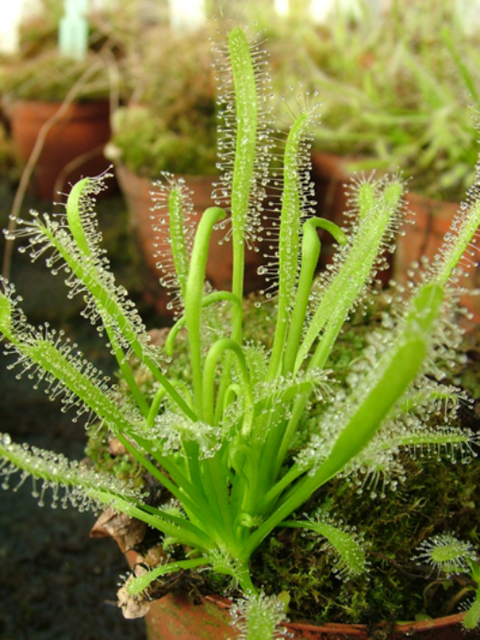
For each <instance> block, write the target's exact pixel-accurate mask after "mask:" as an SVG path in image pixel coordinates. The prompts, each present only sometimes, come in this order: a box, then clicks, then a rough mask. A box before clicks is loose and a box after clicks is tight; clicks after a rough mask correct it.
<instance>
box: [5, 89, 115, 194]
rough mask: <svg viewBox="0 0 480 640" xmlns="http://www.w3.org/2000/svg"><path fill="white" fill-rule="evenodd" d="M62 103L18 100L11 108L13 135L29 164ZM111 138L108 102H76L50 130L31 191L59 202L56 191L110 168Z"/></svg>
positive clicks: (34, 174)
mask: <svg viewBox="0 0 480 640" xmlns="http://www.w3.org/2000/svg"><path fill="white" fill-rule="evenodd" d="M60 107H61V103H60V102H40V101H18V102H14V103H13V104H12V105H11V106H10V108H9V116H10V122H11V127H12V136H13V140H14V143H15V145H16V147H17V149H18V153H19V155H20V157H21V158H23V159H24V160H25V161H27V160H28V159H29V157H30V155H31V153H32V151H33V149H34V147H35V143H36V141H37V137H38V135H39V133H40V130H41V128H42V126H43V125H44V124H45V123H46V122H47V121H48V120H49V119H50V118H51V117H52V116H54V115H55V113H57V111H58V109H59V108H60ZM109 139H110V107H109V103H108V101H106V100H101V101H93V102H80V103H73V104H72V105H70V106H69V108H68V109H67V112H66V113H65V115H64V116H63V117H62V118H61V120H60V121H59V122H58V123H56V124H54V125H53V126H52V127H51V128H50V130H49V131H48V133H47V135H46V138H45V143H44V145H43V148H42V151H41V153H40V156H39V158H38V161H37V163H36V165H35V169H34V173H33V180H32V183H31V189H32V191H34V192H35V194H36V195H38V196H40V197H41V198H44V199H45V200H49V201H51V200H52V199H56V200H58V196H57V193H56V191H57V190H58V189H65V187H66V186H67V185H69V184H70V183H71V184H73V183H75V182H76V181H77V180H79V179H80V178H82V177H85V176H95V175H98V174H99V173H101V172H102V171H104V170H105V169H107V168H108V166H109V165H110V163H109V161H108V160H106V158H105V157H104V156H103V147H104V146H105V145H106V143H107V142H108V141H109Z"/></svg>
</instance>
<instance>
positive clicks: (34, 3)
mask: <svg viewBox="0 0 480 640" xmlns="http://www.w3.org/2000/svg"><path fill="white" fill-rule="evenodd" d="M224 19H225V20H226V21H227V23H228V24H231V22H228V21H229V20H232V19H233V21H234V23H241V24H251V25H254V27H253V28H252V29H251V31H255V32H256V31H257V30H258V32H259V33H261V41H262V46H265V48H266V50H267V55H268V63H269V65H270V74H269V77H268V80H265V83H266V84H265V86H266V87H267V88H268V92H269V95H270V93H271V95H272V100H271V102H269V104H270V107H269V108H270V111H269V117H271V121H272V125H271V126H272V127H273V128H274V129H275V131H276V132H277V133H278V136H279V137H281V136H285V135H286V131H287V130H288V127H289V126H290V124H291V121H292V118H293V117H294V116H295V115H297V114H298V112H299V111H300V110H301V109H302V108H303V107H305V105H307V106H308V105H313V106H314V107H315V108H316V107H317V106H318V108H319V112H320V118H319V121H318V122H316V128H315V131H314V132H313V133H312V136H311V140H309V147H308V161H306V166H308V168H309V169H311V182H309V183H308V184H309V189H310V193H311V196H312V197H311V211H313V210H314V213H315V215H317V216H321V217H326V218H328V220H329V221H331V222H334V223H335V224H337V225H338V226H339V227H342V225H344V224H346V217H345V216H344V215H343V214H344V212H345V211H348V209H349V206H350V200H349V198H350V195H349V194H351V190H352V189H353V188H354V185H358V175H359V173H362V174H365V175H368V176H370V177H369V178H368V179H367V181H368V180H373V177H372V176H376V177H378V176H380V179H381V178H382V176H384V175H385V174H393V175H395V176H402V180H403V179H404V180H405V184H406V185H407V187H408V193H407V195H406V196H405V210H406V211H408V212H409V213H410V212H412V215H411V220H410V222H411V221H412V220H413V219H415V221H416V223H415V225H409V234H410V235H409V240H408V242H405V241H404V235H403V233H399V234H398V237H397V239H396V240H397V242H398V249H397V251H396V252H395V254H394V255H393V257H392V256H391V255H388V257H386V258H385V259H384V267H385V268H384V270H383V271H382V272H381V273H380V274H379V276H378V279H377V281H376V282H375V286H376V287H378V288H379V289H382V287H386V286H388V284H389V283H390V282H391V280H392V279H393V280H395V281H396V282H397V283H398V284H399V286H400V287H402V286H405V287H406V288H408V284H407V283H408V279H409V277H410V276H409V273H410V271H409V269H410V266H411V264H412V263H413V264H417V263H419V262H421V259H422V256H427V258H429V259H431V258H432V257H433V256H434V255H435V252H436V251H437V249H438V247H439V245H440V243H441V241H442V239H443V236H444V234H445V232H446V231H447V230H448V229H449V226H450V224H451V220H452V217H453V216H454V215H455V214H456V212H457V211H458V210H459V207H460V206H461V204H460V203H461V202H462V201H464V198H465V193H466V192H467V191H468V189H469V188H470V187H471V186H472V184H473V181H474V179H475V172H476V162H477V158H478V139H479V128H480V0H256V1H253V0H252V1H244V0H239V2H235V0H170V1H169V0H10V1H9V0H0V228H2V229H8V232H7V233H6V235H4V234H1V236H0V256H1V258H2V264H1V265H0V270H1V272H2V274H3V276H5V277H8V278H9V279H10V280H11V281H12V282H13V283H15V286H16V289H17V291H18V294H19V295H20V296H21V297H22V298H23V299H24V301H25V302H24V303H23V306H24V309H25V311H26V314H27V316H28V318H29V320H30V321H31V322H32V324H34V325H39V324H42V323H44V322H47V323H48V325H49V326H51V327H54V328H55V329H56V330H58V331H62V332H65V334H66V335H67V336H69V337H70V338H71V340H72V342H73V343H74V344H75V345H76V347H75V348H77V346H78V350H79V351H81V352H83V353H85V354H86V355H87V356H88V357H89V358H90V359H91V360H92V361H93V362H95V364H96V365H97V366H99V367H101V369H102V371H104V372H105V374H107V375H110V376H111V377H112V379H114V380H116V376H117V373H118V372H117V370H116V364H115V363H112V362H111V358H110V355H111V354H110V351H109V349H108V348H107V347H106V346H105V341H104V340H102V339H101V338H100V337H99V335H98V334H97V332H96V330H94V329H92V327H91V326H90V325H89V323H88V321H87V322H83V320H84V319H82V318H80V315H81V312H82V309H83V306H84V305H83V301H82V300H81V299H79V298H81V296H77V297H73V299H72V298H71V297H69V296H68V293H69V291H68V289H67V287H66V286H65V285H64V283H63V279H62V277H61V276H59V277H53V278H52V274H51V273H50V270H49V269H48V268H47V267H46V266H45V265H44V261H43V260H42V259H39V260H38V261H37V262H35V263H34V264H32V263H31V262H30V260H29V257H28V255H27V253H28V252H27V251H26V240H25V238H23V237H22V233H21V232H18V231H16V230H17V229H18V225H19V224H21V222H20V221H21V220H22V219H24V218H26V217H27V216H28V215H29V212H30V211H32V210H33V211H39V212H41V213H43V212H49V213H51V214H53V218H54V219H55V216H62V215H63V212H64V210H65V202H66V198H67V194H68V192H69V191H70V188H71V186H72V185H73V184H74V183H75V181H76V180H78V179H80V178H81V177H85V176H94V175H98V174H102V173H104V174H105V175H106V178H105V181H106V184H107V186H108V189H107V190H106V191H105V192H102V193H101V194H100V197H99V199H98V203H97V208H96V211H97V213H98V221H99V228H100V231H101V233H102V236H103V242H104V245H105V247H106V252H107V255H108V257H109V260H110V265H111V267H112V271H113V272H114V275H115V278H116V280H117V282H118V283H119V285H120V286H121V287H125V289H126V290H127V291H128V293H129V297H130V299H131V300H132V301H133V302H134V303H135V305H136V306H137V307H138V309H139V310H140V313H141V316H142V318H143V319H144V322H145V325H146V327H147V329H148V330H149V331H151V332H152V336H153V338H154V340H158V341H159V343H161V342H162V340H164V339H165V332H166V331H167V330H168V328H169V327H171V326H172V324H173V323H174V321H175V320H176V319H177V318H176V316H175V309H174V305H173V304H172V296H171V295H170V293H169V292H168V291H167V288H166V287H164V286H163V285H164V284H165V283H166V282H167V281H168V280H169V274H168V273H167V275H166V276H165V275H162V276H160V275H159V268H158V267H159V261H160V260H161V259H162V258H161V257H160V258H159V254H161V253H162V251H164V252H166V253H167V254H168V252H169V251H170V248H169V242H167V241H165V240H159V238H158V237H157V236H154V235H152V224H151V223H152V221H151V217H152V200H151V192H152V181H156V180H158V179H159V178H160V176H162V175H168V176H172V175H174V176H178V177H179V179H181V180H182V184H185V185H186V187H187V188H188V189H191V190H192V191H195V192H196V194H197V196H198V199H195V201H194V202H193V204H192V210H193V211H194V213H195V212H196V213H198V212H200V211H203V210H205V209H206V208H207V207H209V206H211V204H212V201H213V200H212V195H211V194H212V191H214V190H215V189H217V188H218V174H219V166H218V164H217V163H218V160H217V155H216V153H217V124H218V110H219V106H220V107H221V104H220V105H219V104H218V99H217V91H216V77H215V67H214V65H215V56H214V54H212V46H211V43H212V38H213V40H214V41H215V38H217V37H218V32H220V34H222V33H224V31H222V28H223V27H222V26H220V27H219V26H218V25H219V24H220V25H223V22H222V21H223V20H224ZM84 110H85V112H86V115H85V114H84V112H83V111H84ZM83 120H86V121H87V125H88V126H87V128H86V129H84V128H83V127H82V128H81V127H80V122H81V121H82V125H83ZM27 134H28V135H27ZM276 161H277V165H278V162H279V161H278V158H277V157H276ZM275 171H277V172H278V166H275V168H274V176H278V173H275ZM477 174H478V168H477ZM477 178H478V175H477ZM273 182H275V177H274V179H273ZM276 186H277V185H275V184H274V185H273V187H272V185H271V184H268V186H267V189H266V191H267V194H268V197H269V198H270V197H271V192H275V189H276ZM268 189H271V191H269V190H268ZM157 195H158V194H157ZM273 199H275V198H273ZM266 208H268V207H266ZM311 211H310V213H311ZM277 213H278V211H277ZM270 223H271V220H267V222H266V226H267V227H268V224H270ZM161 224H164V223H163V222H162V223H161ZM161 224H160V226H161ZM275 225H276V223H275V222H274V223H273V225H272V228H275ZM410 227H411V228H410ZM157 230H158V229H157ZM319 233H320V238H321V241H322V252H321V256H320V259H319V265H318V268H319V270H321V269H326V270H328V269H329V268H330V265H331V264H332V260H333V258H332V256H333V255H334V252H335V250H336V249H335V246H336V243H335V242H334V241H333V240H332V237H330V236H329V234H328V233H326V232H325V230H324V229H322V230H321V231H320V232H319ZM213 237H214V239H215V240H220V242H219V243H218V244H219V245H220V246H219V251H218V256H216V258H217V261H216V262H214V261H213V259H212V261H211V262H210V261H209V262H208V264H207V266H206V277H207V280H208V281H209V283H210V284H209V285H208V287H209V288H208V291H210V288H211V287H213V288H215V289H218V290H222V289H229V287H231V284H232V274H231V257H230V253H231V245H230V244H229V243H228V242H226V241H225V232H224V230H223V229H218V228H216V229H215V230H214V232H213ZM249 249H250V248H249ZM273 251H274V250H273ZM229 252H230V253H229ZM269 253H270V258H271V253H272V249H271V245H269V241H265V242H264V244H263V245H262V246H261V247H260V248H259V249H258V248H257V247H256V248H254V249H252V250H251V251H250V253H249V255H248V261H247V267H246V269H247V271H246V273H247V278H246V293H247V294H249V295H250V294H251V295H255V293H256V292H258V291H259V289H260V288H261V287H262V286H264V285H263V284H260V280H261V278H259V276H260V275H264V274H265V272H266V270H267V267H266V266H265V263H264V262H262V260H264V261H265V259H266V256H267V254H269ZM465 289H466V291H467V292H470V293H471V292H472V291H476V292H478V291H479V290H480V269H479V268H478V266H476V265H475V266H474V268H472V269H471V271H470V272H469V273H468V277H467V278H466V283H465ZM462 302H464V304H465V305H466V308H467V311H466V312H465V313H464V316H465V317H466V318H467V319H468V321H469V323H470V325H469V327H470V328H472V327H473V331H474V332H475V331H477V328H478V322H479V320H480V296H478V295H477V296H466V297H465V298H462ZM79 318H80V321H79ZM253 324H254V323H253ZM471 353H472V354H473V356H472V360H473V361H475V362H480V349H479V350H478V351H477V347H476V346H475V347H472V349H471ZM8 358H10V361H9V360H8ZM4 360H5V358H4ZM6 362H7V364H11V354H10V355H7V361H6ZM3 365H4V362H2V366H1V367H0V431H2V432H3V431H8V432H9V433H11V434H12V436H13V437H14V438H16V439H18V440H19V441H24V440H26V441H28V442H30V443H32V444H33V445H36V446H39V447H43V448H47V449H52V450H54V451H57V452H59V453H63V454H65V455H68V456H69V457H71V458H75V459H77V460H84V459H85V456H87V457H89V458H91V457H92V456H94V455H96V452H95V451H94V449H93V448H92V447H91V445H89V447H90V449H88V450H87V453H85V447H86V443H87V440H86V436H85V433H84V432H83V430H82V428H79V425H72V423H71V417H70V416H69V415H68V414H67V415H65V414H64V413H61V412H59V403H58V402H57V401H55V402H50V400H49V399H48V398H47V397H46V396H45V394H44V393H43V392H41V391H39V390H38V389H35V388H32V385H31V382H30V380H29V379H28V376H24V377H23V378H22V379H21V380H16V379H15V375H12V372H11V371H9V370H8V369H7V368H6V367H5V366H3ZM475 367H476V365H472V368H475ZM479 396H480V393H479ZM465 405H466V403H465ZM472 406H473V407H474V408H473V409H472V416H470V414H469V417H470V418H471V420H472V422H473V423H474V424H475V425H477V426H478V425H480V399H479V398H477V397H475V401H474V403H473V404H472ZM463 408H464V409H465V407H463ZM470 408H471V407H470ZM465 411H467V409H465ZM477 423H478V424H477ZM476 428H477V427H476ZM104 444H105V443H104ZM117 444H118V443H113V444H111V442H109V443H108V450H107V451H106V452H105V451H104V452H103V454H105V456H106V459H108V464H110V465H111V468H113V469H114V471H115V473H117V472H118V474H119V475H120V476H121V477H123V476H122V474H127V473H128V472H129V471H130V469H131V460H130V458H129V456H128V455H127V453H126V451H125V450H123V449H122V448H121V447H118V446H117ZM459 466H460V465H459ZM0 471H1V468H0ZM0 481H1V480H0ZM472 500H473V498H472ZM94 522H95V516H94V515H93V514H91V513H77V512H76V511H74V510H68V511H63V510H61V509H57V510H56V512H52V510H51V509H50V508H44V509H38V508H37V506H36V504H35V501H33V500H32V497H31V490H30V487H28V488H27V487H26V486H22V487H20V488H19V490H18V492H12V491H0V640H107V639H108V640H145V639H146V637H147V636H146V631H145V624H144V622H143V620H142V619H140V620H126V619H124V618H123V617H122V615H121V611H120V609H119V607H118V606H117V601H116V589H117V579H118V576H119V575H123V574H125V573H126V571H127V563H126V561H125V558H124V557H123V555H122V554H121V553H120V552H119V550H118V548H117V546H116V545H115V543H114V542H113V541H112V540H110V539H108V538H107V537H106V536H107V535H108V534H107V533H105V530H104V529H102V527H101V526H99V527H98V528H97V529H96V530H94V532H93V534H92V537H94V538H100V539H90V537H89V536H90V535H91V530H92V526H93V525H94ZM471 529H472V531H474V537H475V536H477V533H476V529H475V527H474V526H473V525H472V527H471ZM102 538H103V539H102ZM463 586H464V585H463V583H462V588H463ZM470 587H471V585H470V583H469V584H467V590H468V588H470ZM442 588H443V586H442ZM470 590H471V589H470ZM445 637H446V636H445ZM189 640H190V639H189Z"/></svg>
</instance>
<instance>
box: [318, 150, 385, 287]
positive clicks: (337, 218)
mask: <svg viewBox="0 0 480 640" xmlns="http://www.w3.org/2000/svg"><path fill="white" fill-rule="evenodd" d="M355 160H356V158H350V157H342V156H337V155H334V154H331V153H323V152H320V151H315V150H313V151H312V154H311V161H312V180H313V184H314V188H315V200H316V202H317V215H318V216H320V217H322V218H327V220H331V221H332V222H334V223H335V224H337V225H338V226H339V227H342V226H344V225H345V223H346V222H347V218H346V217H345V216H344V212H345V211H346V210H347V209H348V202H347V201H348V197H347V193H346V191H347V190H348V186H349V185H352V175H353V174H352V171H351V170H350V169H349V164H350V163H351V162H354V161H355ZM320 239H321V241H322V251H321V253H320V269H324V268H325V267H326V266H327V265H328V264H330V263H331V262H332V257H333V254H334V252H335V247H336V244H335V241H334V239H333V238H332V236H331V235H330V234H329V233H327V232H326V231H324V230H322V231H320ZM385 258H386V263H387V264H388V268H387V269H385V270H383V271H381V272H380V273H379V274H378V277H379V279H380V280H381V282H382V283H383V284H384V285H385V284H387V283H388V281H389V280H390V278H391V277H392V273H393V260H392V254H391V253H388V252H387V253H385Z"/></svg>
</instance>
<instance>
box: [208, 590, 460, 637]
mask: <svg viewBox="0 0 480 640" xmlns="http://www.w3.org/2000/svg"><path fill="white" fill-rule="evenodd" d="M205 600H207V601H208V602H212V603H213V604H215V605H217V606H218V607H220V608H221V609H229V608H230V607H231V605H232V602H231V601H230V600H228V599H227V598H223V597H222V596H217V595H210V596H205ZM464 617H465V611H462V612H460V613H455V614H453V615H450V616H443V617H441V618H432V619H431V620H419V621H412V622H401V623H396V624H395V625H394V627H393V629H392V630H393V631H395V632H397V633H403V634H405V635H406V634H408V633H413V632H420V633H421V632H422V631H429V630H431V629H441V628H443V627H449V626H453V625H456V624H461V623H462V622H463V619H464ZM282 624H283V626H284V627H286V628H287V629H290V630H292V631H295V630H297V631H307V632H308V631H314V632H323V633H339V634H342V633H348V634H349V635H350V636H355V635H358V636H363V637H366V636H365V634H366V633H367V631H368V630H371V629H372V628H377V629H379V628H382V627H383V626H385V623H383V622H380V623H378V624H375V625H368V626H367V625H365V624H348V623H343V622H327V623H325V624H322V625H313V624H308V623H305V622H285V623H282Z"/></svg>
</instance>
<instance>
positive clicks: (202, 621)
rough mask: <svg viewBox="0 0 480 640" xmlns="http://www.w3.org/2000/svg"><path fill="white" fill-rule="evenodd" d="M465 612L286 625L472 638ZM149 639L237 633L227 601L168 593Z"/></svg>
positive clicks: (335, 636)
mask: <svg viewBox="0 0 480 640" xmlns="http://www.w3.org/2000/svg"><path fill="white" fill-rule="evenodd" d="M463 617H464V614H463V613H459V614H456V615H452V616H448V617H445V618H437V619H436V620H428V621H422V622H412V623H406V624H399V625H395V627H394V628H393V629H392V630H391V631H388V632H387V631H386V627H384V625H378V626H377V627H371V628H367V627H366V626H365V625H361V624H358V625H350V624H335V623H329V624H324V625H321V626H317V625H311V624H302V623H296V624H295V623H288V624H285V627H286V628H287V629H288V631H289V632H290V634H291V636H290V637H291V638H295V639H298V640H348V639H350V638H356V639H357V640H368V639H369V638H372V633H373V632H374V629H376V630H377V634H378V635H377V636H376V637H382V635H381V630H382V628H384V629H385V633H386V635H385V636H383V637H384V638H386V639H387V638H388V640H402V639H404V640H406V639H407V638H410V639H414V640H415V639H418V640H470V639H471V640H473V638H474V637H475V638H476V637H478V636H477V634H476V632H469V633H466V632H465V631H464V630H463V628H462V626H461V622H462V620H463ZM146 626H147V638H148V640H176V639H179V638H182V640H206V639H208V640H227V639H231V640H234V639H235V638H237V637H238V634H237V633H236V632H235V629H234V628H233V627H232V626H231V625H230V617H229V614H228V605H227V604H226V602H225V601H224V600H222V599H220V598H217V597H207V598H205V599H204V601H203V602H202V604H197V605H194V604H192V603H191V602H190V601H189V600H188V599H187V598H186V597H185V596H182V595H177V594H169V595H167V596H165V597H164V598H162V599H161V600H155V601H154V602H153V603H152V606H151V607H150V611H149V612H148V613H147V616H146Z"/></svg>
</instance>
